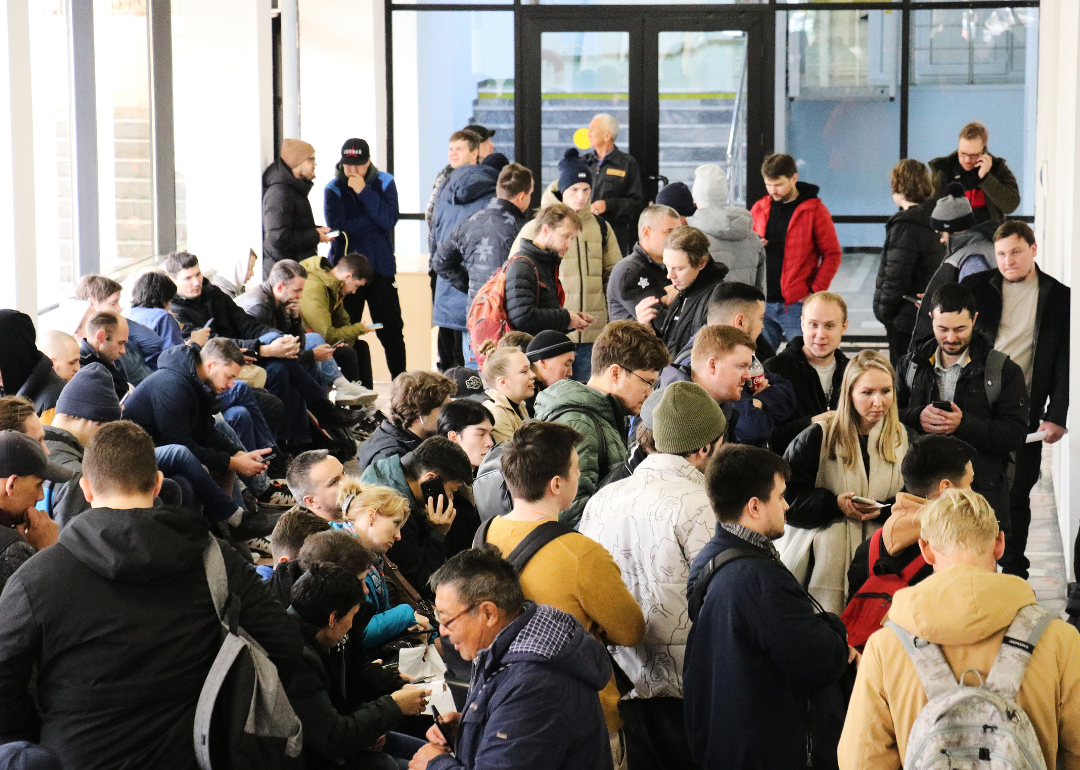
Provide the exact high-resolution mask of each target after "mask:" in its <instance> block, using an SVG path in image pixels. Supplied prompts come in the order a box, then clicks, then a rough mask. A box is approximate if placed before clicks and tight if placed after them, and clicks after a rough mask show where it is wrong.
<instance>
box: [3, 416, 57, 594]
mask: <svg viewBox="0 0 1080 770" xmlns="http://www.w3.org/2000/svg"><path fill="white" fill-rule="evenodd" d="M74 475H75V474H74V473H72V472H71V471H69V470H68V469H66V468H62V467H60V466H59V465H56V464H54V463H50V462H49V458H48V456H47V455H46V454H45V448H44V447H43V446H42V445H41V442H40V441H35V440H34V439H32V438H30V437H29V436H26V435H23V434H22V433H17V432H16V431H13V430H5V431H0V591H2V590H3V588H4V586H5V585H7V581H8V578H10V577H11V575H12V573H14V572H15V570H17V569H18V568H19V567H20V566H22V564H23V562H25V561H26V560H27V559H29V558H30V557H31V556H33V555H34V554H35V553H37V552H38V551H40V550H42V549H44V548H48V547H49V546H50V545H52V544H53V543H55V542H56V538H57V536H58V535H59V534H60V527H59V526H58V525H57V524H56V522H54V521H52V520H51V519H50V518H49V516H48V514H46V513H45V512H44V511H39V510H38V509H37V508H35V507H34V506H35V505H37V503H38V501H39V500H43V499H44V498H45V493H44V491H43V490H42V486H43V485H44V483H45V482H46V481H51V482H53V483H54V484H63V483H66V482H68V481H71V478H72V477H73V476H74Z"/></svg>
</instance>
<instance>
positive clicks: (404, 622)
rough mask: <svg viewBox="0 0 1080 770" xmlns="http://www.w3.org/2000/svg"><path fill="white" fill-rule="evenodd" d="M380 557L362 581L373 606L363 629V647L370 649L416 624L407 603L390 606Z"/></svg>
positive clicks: (413, 614) (411, 609)
mask: <svg viewBox="0 0 1080 770" xmlns="http://www.w3.org/2000/svg"><path fill="white" fill-rule="evenodd" d="M382 570H383V560H382V557H381V556H380V557H378V558H377V559H376V563H375V567H374V568H373V569H371V570H370V571H369V572H368V574H367V577H366V578H364V582H365V583H367V587H368V592H367V600H368V603H369V604H371V605H372V606H374V607H375V613H376V614H375V615H374V617H372V618H371V620H369V621H368V624H367V627H366V628H365V629H364V649H367V650H370V649H372V648H374V647H378V646H379V645H380V644H382V643H383V642H387V641H389V640H391V639H393V638H394V637H395V636H397V635H398V634H400V633H402V632H404V631H405V630H406V629H408V628H410V627H411V626H415V625H416V615H415V613H414V612H413V608H412V607H410V606H409V605H408V604H399V605H398V606H396V607H391V606H390V594H389V592H388V591H387V589H386V578H385V577H384V576H383V572H382Z"/></svg>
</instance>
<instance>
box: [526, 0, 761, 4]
mask: <svg viewBox="0 0 1080 770" xmlns="http://www.w3.org/2000/svg"><path fill="white" fill-rule="evenodd" d="M523 1H524V2H528V0H523ZM768 2H769V0H540V4H541V5H687V4H693V5H733V4H736V3H737V4H739V5H757V4H767V3H768Z"/></svg>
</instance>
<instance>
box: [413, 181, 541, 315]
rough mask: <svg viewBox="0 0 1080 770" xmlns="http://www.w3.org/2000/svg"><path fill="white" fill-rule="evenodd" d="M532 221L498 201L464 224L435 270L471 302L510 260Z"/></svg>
mask: <svg viewBox="0 0 1080 770" xmlns="http://www.w3.org/2000/svg"><path fill="white" fill-rule="evenodd" d="M528 221H529V218H528V217H527V216H525V214H523V213H522V211H521V209H519V208H518V207H517V206H515V205H514V204H513V203H511V202H510V201H506V200H500V199H499V198H495V199H494V200H492V201H491V203H489V204H488V205H487V207H486V208H483V209H480V211H477V212H476V213H475V214H473V215H472V216H471V217H469V218H468V219H466V220H465V221H464V222H461V223H460V224H459V225H458V226H457V227H456V228H454V231H453V232H452V233H451V234H450V237H449V238H447V239H446V240H444V241H443V242H442V243H441V244H439V250H438V251H437V252H436V253H435V254H434V255H432V257H431V269H432V270H434V271H435V272H436V273H438V274H439V277H440V278H442V279H443V280H445V281H449V282H450V284H451V285H452V286H453V287H454V288H455V289H457V290H458V291H460V292H462V293H464V294H468V295H469V300H470V301H471V300H472V299H473V298H474V297H476V293H477V292H478V291H480V287H481V286H483V285H484V282H485V281H487V279H488V278H490V277H491V276H492V275H493V274H494V273H495V271H496V270H498V269H499V268H500V267H502V265H503V263H504V262H506V260H507V258H508V257H509V256H510V247H511V246H512V245H513V243H514V238H516V237H517V234H518V233H519V232H520V231H521V228H522V227H524V226H525V223H526V222H528Z"/></svg>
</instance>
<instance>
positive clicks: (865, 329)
mask: <svg viewBox="0 0 1080 770" xmlns="http://www.w3.org/2000/svg"><path fill="white" fill-rule="evenodd" d="M894 208H895V207H894ZM836 237H837V238H838V239H839V240H840V248H842V249H843V250H844V257H843V259H842V260H841V262H840V269H839V270H837V271H836V276H835V277H834V278H833V281H832V285H831V286H829V291H834V292H836V293H837V294H839V295H840V296H841V297H843V298H844V301H845V302H847V306H848V331H847V333H848V335H849V336H852V335H880V336H884V335H885V327H884V326H882V325H881V323H880V322H879V321H878V320H877V319H876V318H874V304H873V303H874V284H875V282H876V281H877V271H878V264H879V262H880V261H881V249H882V246H883V245H884V244H885V225H883V224H880V225H874V224H868V225H863V224H858V225H854V224H838V225H836Z"/></svg>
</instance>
